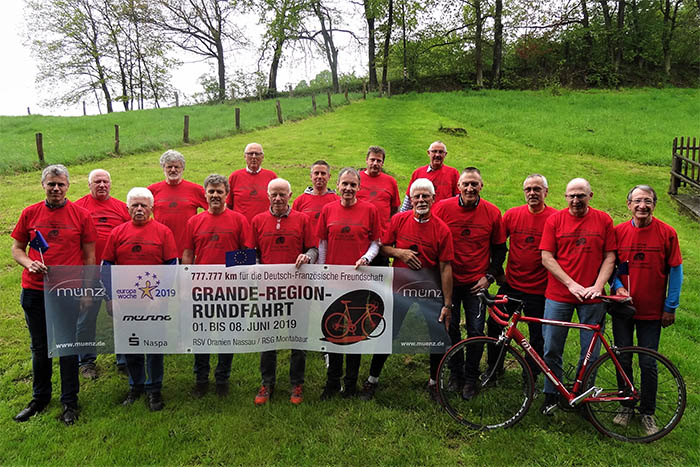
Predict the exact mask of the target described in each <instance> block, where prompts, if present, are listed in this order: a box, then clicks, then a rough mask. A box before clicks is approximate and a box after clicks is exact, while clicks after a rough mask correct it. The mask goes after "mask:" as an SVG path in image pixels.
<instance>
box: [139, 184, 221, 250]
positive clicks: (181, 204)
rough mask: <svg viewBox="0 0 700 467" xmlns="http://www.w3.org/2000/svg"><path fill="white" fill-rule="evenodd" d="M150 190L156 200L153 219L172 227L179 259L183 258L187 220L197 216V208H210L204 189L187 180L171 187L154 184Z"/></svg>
mask: <svg viewBox="0 0 700 467" xmlns="http://www.w3.org/2000/svg"><path fill="white" fill-rule="evenodd" d="M148 189H149V190H151V193H153V198H154V199H155V204H154V206H153V217H154V218H155V220H157V221H158V222H160V223H161V224H164V225H165V226H167V227H170V230H172V232H173V236H174V237H175V243H176V245H177V257H178V258H182V250H184V249H185V246H184V245H185V234H186V233H187V232H186V230H187V219H189V218H190V217H192V216H194V215H196V214H197V208H202V209H207V207H208V205H207V200H206V198H205V197H204V188H202V186H201V185H197V184H196V183H192V182H188V181H187V180H183V181H181V182H180V183H178V184H177V185H169V184H168V182H166V181H165V180H163V181H162V182H158V183H154V184H153V185H151V186H149V187H148Z"/></svg>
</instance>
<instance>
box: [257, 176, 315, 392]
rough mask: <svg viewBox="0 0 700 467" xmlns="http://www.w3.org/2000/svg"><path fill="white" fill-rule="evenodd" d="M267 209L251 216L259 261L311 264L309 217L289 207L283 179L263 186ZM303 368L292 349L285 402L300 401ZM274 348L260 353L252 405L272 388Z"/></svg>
mask: <svg viewBox="0 0 700 467" xmlns="http://www.w3.org/2000/svg"><path fill="white" fill-rule="evenodd" d="M267 196H268V198H269V200H270V201H269V203H270V204H269V206H270V207H269V209H268V210H267V212H261V213H260V214H258V215H257V216H255V217H254V218H253V222H252V227H253V241H254V244H255V248H256V249H257V251H258V256H259V258H260V263H262V264H294V265H296V267H297V268H299V267H301V265H302V264H308V263H314V262H316V259H317V258H318V250H317V248H316V246H315V245H316V236H315V235H314V232H313V229H312V227H311V220H310V219H309V217H308V216H307V215H305V214H302V213H301V212H299V211H293V210H292V209H291V208H290V207H289V200H290V198H291V197H292V187H291V185H290V184H289V182H288V181H287V180H285V179H283V178H275V179H273V180H271V181H270V183H269V184H268V185H267ZM305 369H306V352H305V351H304V350H300V349H292V351H291V357H290V362H289V382H290V384H291V386H292V391H291V395H290V398H289V401H290V402H291V403H292V404H295V405H298V404H301V403H302V401H303V400H304V395H303V385H304V373H305ZM276 372H277V351H276V350H268V351H266V352H262V353H261V354H260V373H261V374H262V385H261V386H260V390H259V391H258V393H257V395H256V396H255V405H264V404H266V403H267V401H268V400H269V399H270V397H271V396H272V393H273V392H274V389H275V380H276Z"/></svg>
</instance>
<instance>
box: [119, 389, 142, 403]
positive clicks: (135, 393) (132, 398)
mask: <svg viewBox="0 0 700 467" xmlns="http://www.w3.org/2000/svg"><path fill="white" fill-rule="evenodd" d="M141 394H143V391H139V390H138V389H133V388H132V389H129V392H128V393H127V394H126V399H124V402H122V405H131V404H133V403H134V402H136V401H137V400H138V398H139V397H141Z"/></svg>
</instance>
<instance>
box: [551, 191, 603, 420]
mask: <svg viewBox="0 0 700 467" xmlns="http://www.w3.org/2000/svg"><path fill="white" fill-rule="evenodd" d="M565 197H566V202H567V204H568V207H567V208H565V209H562V210H561V211H559V212H557V213H555V214H554V215H552V216H550V217H549V218H548V219H547V221H546V223H545V225H544V230H543V232H542V240H541V241H540V250H541V252H542V264H543V265H544V267H545V268H547V271H548V272H549V274H548V280H547V289H546V290H545V294H544V295H545V297H546V301H545V305H544V317H545V319H550V320H556V321H571V318H572V316H573V314H574V309H576V312H577V313H578V320H579V322H580V323H584V324H598V323H599V322H600V320H601V319H602V318H603V314H604V313H605V309H604V305H603V303H602V302H601V301H600V300H599V299H598V297H599V296H600V295H602V294H603V292H604V287H605V283H606V282H607V280H608V279H609V278H610V275H611V274H612V270H613V267H614V266H615V251H616V250H617V241H616V239H615V231H614V229H613V222H612V219H611V218H610V216H609V215H608V214H607V213H605V212H603V211H599V210H597V209H593V208H592V207H590V206H589V205H588V204H589V202H590V201H591V199H592V198H593V191H592V190H591V185H590V183H588V180H586V179H584V178H574V179H573V180H571V181H570V182H569V183H568V184H567V185H566V195H565ZM567 333H568V329H567V328H564V327H560V326H551V325H544V326H543V329H542V334H543V336H544V355H543V357H544V361H545V362H546V363H547V366H549V368H551V370H552V372H553V373H554V374H555V375H556V376H557V378H559V379H561V377H562V355H563V353H564V345H565V344H566V336H567ZM579 335H580V339H579V340H580V343H581V352H580V357H579V363H578V366H579V368H580V366H581V364H582V363H583V359H584V358H585V356H586V352H587V351H588V346H589V344H590V342H591V339H592V338H593V333H592V332H590V331H581V332H580V334H579ZM599 350H600V342H599V343H598V345H596V347H595V348H594V349H593V355H592V360H595V359H596V358H597V357H598V353H599ZM577 372H578V370H577ZM544 395H545V400H544V404H543V405H542V409H541V410H542V413H544V414H546V415H549V414H551V413H552V412H553V411H554V410H555V409H556V407H557V398H558V397H557V396H558V392H557V389H556V386H555V385H554V383H552V382H551V381H550V380H549V378H545V380H544Z"/></svg>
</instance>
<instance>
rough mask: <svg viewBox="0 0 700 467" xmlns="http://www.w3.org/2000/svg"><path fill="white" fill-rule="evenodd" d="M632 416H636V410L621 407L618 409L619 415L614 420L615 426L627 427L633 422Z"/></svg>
mask: <svg viewBox="0 0 700 467" xmlns="http://www.w3.org/2000/svg"><path fill="white" fill-rule="evenodd" d="M632 415H634V409H633V408H631V407H620V408H619V409H617V415H615V418H613V423H614V424H615V425H620V426H627V425H629V423H630V420H632Z"/></svg>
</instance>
